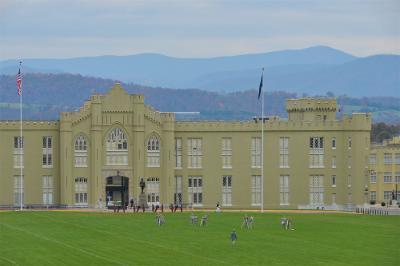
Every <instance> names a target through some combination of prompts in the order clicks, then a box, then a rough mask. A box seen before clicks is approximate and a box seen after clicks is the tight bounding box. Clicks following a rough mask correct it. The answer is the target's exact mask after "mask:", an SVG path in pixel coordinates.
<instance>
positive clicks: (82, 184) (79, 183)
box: [75, 177, 88, 206]
mask: <svg viewBox="0 0 400 266" xmlns="http://www.w3.org/2000/svg"><path fill="white" fill-rule="evenodd" d="M87 205H88V180H87V178H86V177H77V178H75V206H87Z"/></svg>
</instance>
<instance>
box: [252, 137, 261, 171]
mask: <svg viewBox="0 0 400 266" xmlns="http://www.w3.org/2000/svg"><path fill="white" fill-rule="evenodd" d="M251 167H252V168H261V138H258V137H257V138H251Z"/></svg>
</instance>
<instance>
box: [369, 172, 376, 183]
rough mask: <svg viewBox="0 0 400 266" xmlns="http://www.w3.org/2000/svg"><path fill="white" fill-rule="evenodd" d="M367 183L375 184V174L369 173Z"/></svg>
mask: <svg viewBox="0 0 400 266" xmlns="http://www.w3.org/2000/svg"><path fill="white" fill-rule="evenodd" d="M369 182H370V183H376V172H371V173H370V174H369Z"/></svg>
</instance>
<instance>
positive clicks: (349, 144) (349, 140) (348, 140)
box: [347, 137, 351, 150]
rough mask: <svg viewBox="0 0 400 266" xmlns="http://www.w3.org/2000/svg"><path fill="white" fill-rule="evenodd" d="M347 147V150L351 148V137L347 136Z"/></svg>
mask: <svg viewBox="0 0 400 266" xmlns="http://www.w3.org/2000/svg"><path fill="white" fill-rule="evenodd" d="M347 147H348V148H349V150H350V149H351V137H348V138H347Z"/></svg>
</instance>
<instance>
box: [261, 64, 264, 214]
mask: <svg viewBox="0 0 400 266" xmlns="http://www.w3.org/2000/svg"><path fill="white" fill-rule="evenodd" d="M263 78H264V68H262V74H261V79H263ZM261 82H262V81H261ZM261 90H262V91H261V94H262V96H261V97H262V99H261V212H264V90H263V89H262V83H261Z"/></svg>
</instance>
